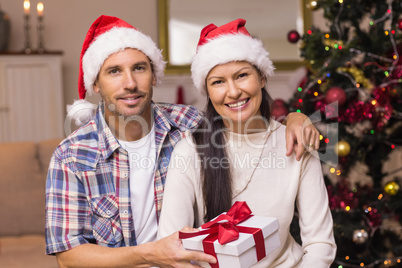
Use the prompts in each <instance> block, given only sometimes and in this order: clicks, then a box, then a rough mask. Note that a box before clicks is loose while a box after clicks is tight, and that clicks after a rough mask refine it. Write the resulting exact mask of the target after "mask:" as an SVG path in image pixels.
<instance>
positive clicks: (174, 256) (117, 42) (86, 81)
mask: <svg viewBox="0 0 402 268" xmlns="http://www.w3.org/2000/svg"><path fill="white" fill-rule="evenodd" d="M164 67H165V62H164V61H163V58H162V55H161V53H160V50H159V49H158V48H157V47H156V45H155V44H154V42H153V41H152V40H151V39H150V38H149V37H148V36H146V35H144V34H142V33H141V32H139V31H138V30H137V29H135V28H134V27H133V26H131V25H129V24H128V23H126V22H124V21H122V20H120V19H118V18H115V17H109V16H101V17H99V18H98V19H97V20H96V21H95V22H94V23H93V24H92V26H91V28H90V29H89V31H88V33H87V35H86V38H85V41H84V44H83V48H82V52H81V61H80V76H79V96H80V100H78V101H75V102H74V104H73V105H72V106H71V107H69V113H68V115H69V116H72V117H74V119H76V122H78V123H80V124H85V123H86V124H85V125H84V126H82V127H81V128H79V129H78V130H77V131H75V132H74V133H72V134H71V135H69V136H68V137H67V138H66V139H65V140H64V141H63V142H61V144H60V145H59V146H58V147H57V149H56V150H55V152H54V154H53V156H52V159H51V162H50V166H49V172H48V178H47V185H46V243H47V247H46V253H47V254H56V256H57V261H58V263H59V265H60V266H61V267H150V266H159V267H177V266H180V265H183V267H197V266H196V265H194V264H193V262H191V261H195V260H199V261H206V262H210V263H214V262H216V260H215V258H214V257H212V256H210V255H207V254H204V253H200V252H190V251H185V250H183V248H182V246H181V241H180V240H179V238H178V233H175V234H173V235H171V236H169V237H166V238H164V239H161V240H156V233H157V226H158V217H159V215H160V210H161V206H162V197H163V187H164V182H165V177H166V172H167V167H168V164H169V160H170V156H171V152H172V150H173V148H174V146H175V144H176V143H177V142H178V141H179V140H180V139H181V138H184V137H187V136H189V134H190V133H191V132H192V131H193V130H195V129H196V128H197V126H198V124H199V123H200V122H201V120H202V114H201V113H200V112H199V111H197V110H196V109H195V108H194V107H190V106H183V105H182V106H179V105H173V104H163V105H162V104H155V103H153V102H152V88H153V86H154V85H156V84H157V83H158V82H160V80H161V78H162V76H163V72H164ZM86 92H89V93H91V92H95V93H99V94H100V96H101V98H102V101H101V103H100V105H99V107H98V109H97V112H96V115H95V116H94V117H92V109H91V108H89V109H88V107H91V106H90V105H89V106H88V103H87V102H86V101H85V95H86ZM299 116H300V115H299ZM299 116H294V118H295V119H292V118H289V119H288V124H289V125H290V124H291V125H294V126H295V127H296V129H297V132H298V134H297V135H298V140H299V141H300V138H301V127H300V126H301V125H302V124H303V122H304V120H305V118H306V117H305V116H303V117H302V118H300V117H299ZM87 121H89V122H87ZM292 121H294V123H291V122H292ZM303 133H304V135H307V137H308V138H307V140H312V141H314V142H315V141H316V138H315V137H316V135H317V132H316V130H315V129H314V128H311V127H309V128H306V129H305V130H304V132H303ZM292 135H293V134H289V136H288V137H289V140H292V141H291V142H289V143H288V144H289V146H288V152H289V154H290V153H291V151H292V150H293V137H292ZM299 143H300V142H299ZM302 149H303V148H302V147H300V146H298V149H295V150H296V151H297V153H298V154H299V156H301V154H302V151H303V150H302ZM145 162H146V163H145ZM188 230H192V229H191V228H188Z"/></svg>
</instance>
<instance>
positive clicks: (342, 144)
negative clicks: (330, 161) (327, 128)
mask: <svg viewBox="0 0 402 268" xmlns="http://www.w3.org/2000/svg"><path fill="white" fill-rule="evenodd" d="M334 150H335V153H336V154H337V155H338V156H340V157H344V156H347V155H348V154H349V153H350V144H349V142H347V141H345V140H341V141H338V142H337V143H336V144H335V148H334Z"/></svg>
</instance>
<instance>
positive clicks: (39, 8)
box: [37, 2, 43, 13]
mask: <svg viewBox="0 0 402 268" xmlns="http://www.w3.org/2000/svg"><path fill="white" fill-rule="evenodd" d="M37 9H38V12H39V13H42V12H43V3H42V2H39V3H38V6H37Z"/></svg>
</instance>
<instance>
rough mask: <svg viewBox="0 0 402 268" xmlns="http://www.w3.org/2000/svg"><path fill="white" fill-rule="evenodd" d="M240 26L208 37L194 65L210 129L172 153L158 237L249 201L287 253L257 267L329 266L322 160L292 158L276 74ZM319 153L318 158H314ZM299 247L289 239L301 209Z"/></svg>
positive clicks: (331, 245) (212, 29)
mask: <svg viewBox="0 0 402 268" xmlns="http://www.w3.org/2000/svg"><path fill="white" fill-rule="evenodd" d="M244 25H245V20H242V19H238V20H235V21H232V22H230V23H228V24H226V25H223V26H220V27H216V26H215V25H213V24H211V25H208V26H206V27H205V28H204V29H203V30H202V32H201V38H200V41H199V44H198V49H197V54H196V56H195V57H194V61H193V63H192V66H191V70H192V78H193V81H194V84H195V86H196V88H197V89H199V90H204V91H206V93H207V96H208V104H207V108H206V113H205V121H204V124H203V126H202V127H201V128H200V129H198V131H196V132H195V133H194V134H193V139H192V140H191V139H187V140H183V141H181V142H180V143H179V144H177V146H176V147H175V150H174V152H173V155H172V158H171V161H170V166H169V172H168V175H167V179H166V185H165V193H164V201H163V209H162V213H161V218H160V224H159V228H160V229H159V235H160V236H166V235H169V234H171V233H173V232H175V231H177V230H179V229H181V228H182V227H184V226H186V225H187V226H195V227H198V226H200V225H202V224H203V223H205V222H207V221H209V220H211V219H212V218H214V217H215V216H217V215H218V214H220V213H222V212H224V211H227V210H228V209H229V208H230V207H231V205H232V204H233V203H234V202H235V201H246V202H247V204H248V206H249V207H250V208H251V210H252V212H253V214H254V215H258V216H268V217H275V218H278V221H279V225H280V227H279V235H280V240H281V245H280V248H279V249H277V250H275V251H274V252H272V253H270V254H269V255H267V256H266V257H265V258H264V259H262V260H261V261H260V262H258V263H257V264H256V265H254V266H253V267H285V268H289V267H314V268H319V267H329V266H330V264H331V263H332V262H333V260H334V257H335V252H336V245H335V242H334V237H333V231H332V227H333V222H332V217H331V213H330V210H329V208H328V197H327V192H326V188H325V184H324V181H323V176H322V171H321V165H320V161H319V159H318V157H317V155H315V156H313V155H312V154H310V153H307V154H305V155H304V156H303V157H302V159H301V161H297V159H296V158H295V157H294V156H290V157H287V156H286V152H285V144H284V143H285V139H284V138H285V127H284V126H282V125H281V124H280V123H278V122H276V121H274V120H272V119H271V118H270V103H271V99H270V97H269V95H268V93H267V91H266V87H267V78H268V77H269V76H271V75H272V74H273V69H274V67H273V66H272V62H271V61H270V60H269V58H268V52H266V50H265V49H264V47H263V45H262V43H261V42H260V41H259V40H256V39H254V38H252V37H251V36H250V34H249V33H248V31H247V30H246V28H245V27H244ZM314 153H316V152H314ZM295 204H296V206H297V209H298V213H299V219H300V220H299V223H300V230H301V238H302V245H301V246H300V245H299V244H298V243H297V242H296V241H295V240H294V239H293V237H292V236H291V234H290V232H289V228H290V224H291V221H292V219H293V214H294V206H295Z"/></svg>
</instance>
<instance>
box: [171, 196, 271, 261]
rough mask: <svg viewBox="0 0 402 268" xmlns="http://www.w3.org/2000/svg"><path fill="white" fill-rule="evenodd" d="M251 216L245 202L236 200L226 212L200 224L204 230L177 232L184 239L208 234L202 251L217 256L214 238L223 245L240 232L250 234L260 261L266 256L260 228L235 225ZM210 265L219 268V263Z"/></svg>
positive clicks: (235, 238) (236, 236) (236, 237)
mask: <svg viewBox="0 0 402 268" xmlns="http://www.w3.org/2000/svg"><path fill="white" fill-rule="evenodd" d="M252 216H253V215H252V214H251V209H250V208H249V207H248V205H247V203H246V202H244V201H243V202H240V201H236V202H235V203H234V204H233V206H232V207H231V208H230V209H229V211H228V212H227V213H226V214H221V215H219V216H218V217H217V218H215V219H214V220H212V221H209V222H207V223H205V224H203V225H201V228H203V229H206V230H202V231H199V232H196V233H183V232H179V238H180V239H185V238H190V237H195V236H200V235H204V234H209V235H208V236H207V237H206V238H204V240H203V241H202V245H203V247H204V252H205V253H207V254H210V255H213V256H214V257H215V258H217V256H216V253H215V248H214V241H215V240H217V239H218V242H219V243H220V244H221V245H223V244H226V243H229V242H232V241H234V240H237V239H238V238H239V233H240V232H241V233H248V234H252V235H253V238H254V241H255V248H256V253H257V260H258V261H260V260H261V259H263V258H264V257H265V256H266V254H265V244H264V235H263V233H262V230H261V229H260V228H252V227H244V226H237V224H239V223H241V222H243V221H245V220H247V219H249V218H250V217H252ZM221 221H224V222H221ZM207 228H208V229H207ZM210 265H211V267H212V268H219V263H216V264H210Z"/></svg>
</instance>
